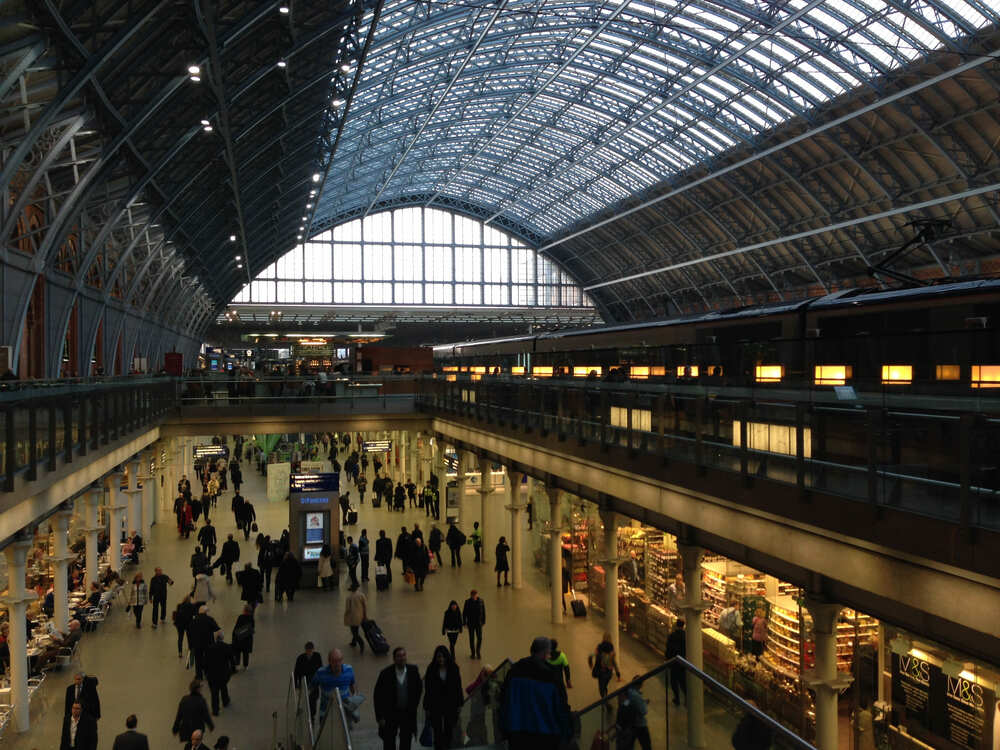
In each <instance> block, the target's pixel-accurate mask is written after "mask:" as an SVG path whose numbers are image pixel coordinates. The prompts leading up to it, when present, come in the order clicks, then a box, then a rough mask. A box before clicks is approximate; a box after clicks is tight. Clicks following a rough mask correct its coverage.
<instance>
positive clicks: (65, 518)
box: [52, 510, 73, 531]
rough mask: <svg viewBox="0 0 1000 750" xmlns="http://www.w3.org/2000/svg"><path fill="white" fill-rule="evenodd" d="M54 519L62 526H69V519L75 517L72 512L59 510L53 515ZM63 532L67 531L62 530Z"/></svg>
mask: <svg viewBox="0 0 1000 750" xmlns="http://www.w3.org/2000/svg"><path fill="white" fill-rule="evenodd" d="M52 517H53V518H54V519H55V520H56V521H57V522H58V523H59V524H60V525H62V524H69V519H71V518H72V517H73V511H72V510H57V511H56V512H55V513H53V514H52ZM62 531H66V529H62Z"/></svg>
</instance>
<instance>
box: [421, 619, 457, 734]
mask: <svg viewBox="0 0 1000 750" xmlns="http://www.w3.org/2000/svg"><path fill="white" fill-rule="evenodd" d="M452 604H455V602H452ZM456 606H457V605H456ZM461 708H462V676H461V674H459V671H458V665H457V664H455V661H454V659H452V658H451V656H450V654H449V653H448V649H447V648H445V647H444V646H438V647H437V648H436V649H434V658H433V659H432V660H431V663H430V664H429V665H428V667H427V672H426V673H425V674H424V710H425V711H426V712H427V719H428V721H430V723H431V727H432V728H433V730H434V748H435V750H445V749H446V748H449V747H451V736H452V733H453V732H454V731H455V723H456V722H457V721H458V712H459V710H460V709H461Z"/></svg>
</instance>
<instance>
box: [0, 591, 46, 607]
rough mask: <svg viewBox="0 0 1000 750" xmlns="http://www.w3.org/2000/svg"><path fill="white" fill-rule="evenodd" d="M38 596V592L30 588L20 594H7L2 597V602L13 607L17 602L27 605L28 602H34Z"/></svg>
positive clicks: (0, 599)
mask: <svg viewBox="0 0 1000 750" xmlns="http://www.w3.org/2000/svg"><path fill="white" fill-rule="evenodd" d="M37 598H38V594H36V593H35V592H34V591H33V590H31V589H28V590H27V591H25V592H24V593H23V594H21V595H20V596H5V597H2V598H0V603H2V604H3V605H4V606H5V607H13V606H15V605H17V604H20V605H21V606H25V605H27V603H28V602H33V601H35V600H36V599H37Z"/></svg>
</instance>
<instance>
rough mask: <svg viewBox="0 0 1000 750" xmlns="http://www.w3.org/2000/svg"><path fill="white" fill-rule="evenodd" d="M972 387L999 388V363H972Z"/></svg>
mask: <svg viewBox="0 0 1000 750" xmlns="http://www.w3.org/2000/svg"><path fill="white" fill-rule="evenodd" d="M972 387H973V388H1000V365H973V366H972Z"/></svg>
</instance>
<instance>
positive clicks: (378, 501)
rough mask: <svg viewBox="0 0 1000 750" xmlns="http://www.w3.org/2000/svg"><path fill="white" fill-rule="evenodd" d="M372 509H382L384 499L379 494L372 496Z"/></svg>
mask: <svg viewBox="0 0 1000 750" xmlns="http://www.w3.org/2000/svg"><path fill="white" fill-rule="evenodd" d="M372 507H373V508H380V507H382V497H381V495H379V494H378V493H377V492H376V493H375V494H374V495H373V496H372Z"/></svg>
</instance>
